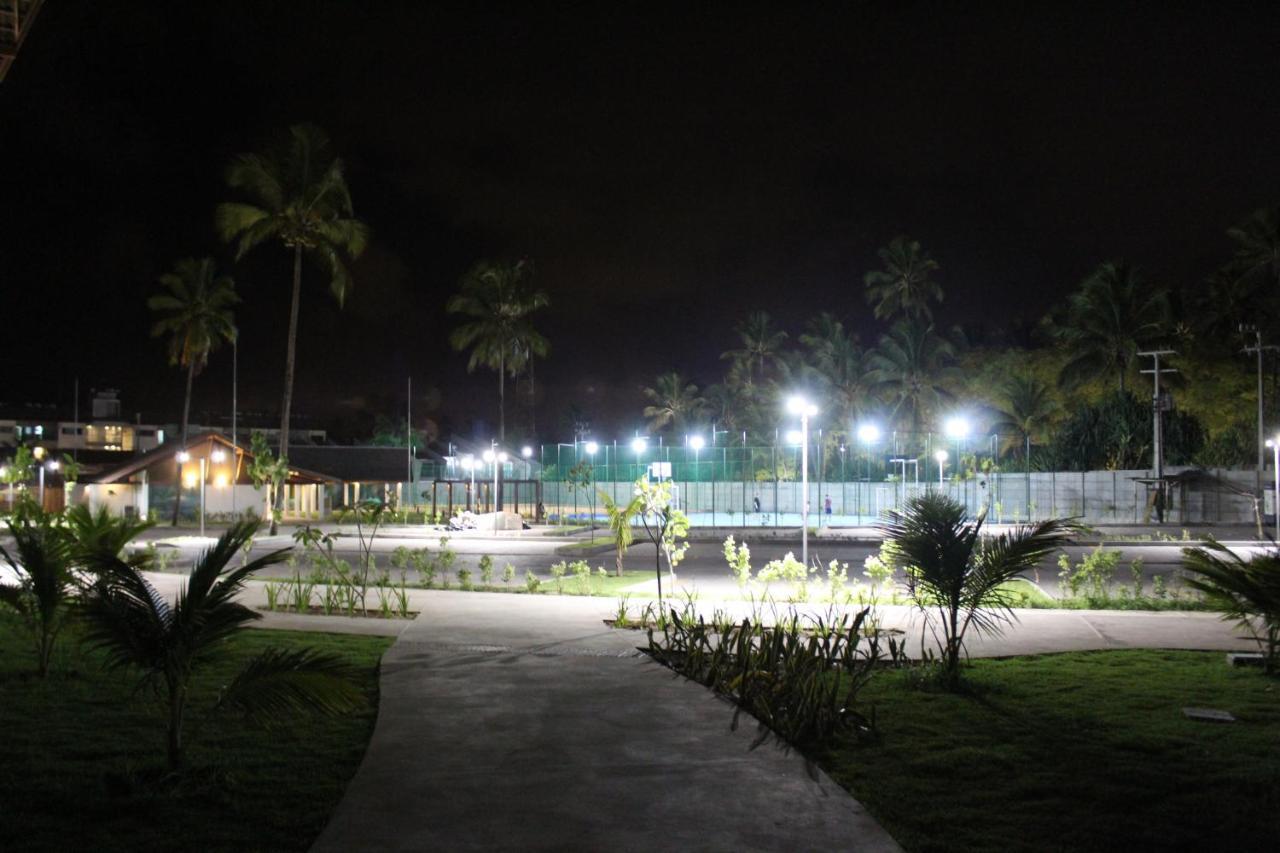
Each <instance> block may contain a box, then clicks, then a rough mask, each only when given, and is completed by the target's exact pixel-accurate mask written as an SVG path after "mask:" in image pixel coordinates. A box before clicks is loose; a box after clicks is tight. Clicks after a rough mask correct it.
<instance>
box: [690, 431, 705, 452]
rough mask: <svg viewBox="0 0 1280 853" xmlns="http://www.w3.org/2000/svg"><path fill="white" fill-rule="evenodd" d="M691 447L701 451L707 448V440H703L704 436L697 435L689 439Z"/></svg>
mask: <svg viewBox="0 0 1280 853" xmlns="http://www.w3.org/2000/svg"><path fill="white" fill-rule="evenodd" d="M689 446H690V447H692V448H693V449H694V450H701V449H702V448H704V447H706V446H707V442H706V440H704V439H703V437H702V436H700V435H695V436H694V437H693V438H691V439H689Z"/></svg>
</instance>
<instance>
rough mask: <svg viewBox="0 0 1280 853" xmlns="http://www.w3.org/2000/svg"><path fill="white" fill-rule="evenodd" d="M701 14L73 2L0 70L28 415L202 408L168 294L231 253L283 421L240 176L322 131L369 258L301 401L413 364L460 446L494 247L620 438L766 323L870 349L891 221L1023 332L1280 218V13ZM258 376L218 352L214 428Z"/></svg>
mask: <svg viewBox="0 0 1280 853" xmlns="http://www.w3.org/2000/svg"><path fill="white" fill-rule="evenodd" d="M696 5H697V6H699V7H700V8H694V9H689V8H682V7H681V6H675V5H672V6H667V5H664V4H656V3H626V4H607V3H575V4H561V5H558V6H553V5H552V4H544V3H538V4H528V3H517V4H511V5H496V4H480V3H463V4H456V5H446V4H434V3H432V4H428V3H418V2H414V3H403V4H396V3H387V2H379V3H355V2H352V3H333V2H311V1H310V0H309V2H307V3H298V2H265V0H256V2H248V3H237V2H218V3H212V2H196V0H190V2H182V3H159V2H157V3H145V4H144V3H127V2H122V3H110V4H103V3H97V2H88V0H81V1H80V2H77V0H62V2H58V0H54V2H51V3H48V4H46V7H45V9H44V10H43V11H42V12H41V15H40V18H39V20H38V21H37V24H36V28H35V29H34V30H33V31H32V34H31V36H30V38H29V39H28V41H27V44H26V46H25V48H24V50H23V53H22V55H21V56H20V57H19V59H18V61H17V63H16V64H15V66H14V68H13V69H12V71H11V72H10V74H9V77H8V79H7V80H6V81H5V82H4V83H2V84H0V174H2V175H3V183H2V184H0V282H2V283H3V289H4V294H5V299H4V314H5V323H4V329H5V332H4V337H5V340H6V345H5V351H6V353H7V358H6V359H5V361H6V363H7V366H8V368H9V369H8V370H6V371H5V377H6V378H5V380H4V383H3V384H4V386H5V387H4V389H3V391H2V392H0V400H5V401H12V400H49V401H62V402H65V401H66V400H67V399H69V397H70V394H71V392H70V389H71V383H72V380H73V378H74V377H76V376H77V375H78V376H79V378H80V381H81V386H82V388H88V387H102V386H117V387H120V388H122V389H123V391H124V397H125V407H126V409H129V410H134V409H143V410H144V411H146V412H147V413H148V414H149V415H150V414H151V413H154V415H155V416H165V417H168V418H173V417H175V416H176V413H177V409H178V406H179V404H180V395H181V376H180V375H179V373H178V371H176V370H171V369H168V368H167V367H165V365H164V363H163V353H162V349H161V344H160V343H159V342H158V341H154V340H151V339H150V338H148V337H147V329H148V327H149V323H150V318H149V317H148V316H147V312H146V310H145V308H144V306H143V301H144V299H145V297H146V296H147V295H148V294H149V293H151V292H152V291H153V290H154V289H155V284H154V281H155V278H156V276H157V275H158V274H160V273H161V272H163V271H164V270H165V269H167V268H168V267H169V266H170V265H171V264H172V262H173V261H174V260H175V259H177V258H179V257H181V256H184V255H190V254H195V255H203V254H214V255H215V256H217V257H219V259H220V261H221V262H222V263H223V264H224V265H226V266H227V268H228V269H229V270H230V272H231V273H232V274H233V275H234V277H235V278H236V280H237V284H238V288H239V290H240V291H241V294H242V296H243V297H244V300H245V302H244V305H243V306H242V309H241V320H240V324H241V327H242V335H243V337H242V341H243V344H242V347H241V368H242V371H241V379H242V396H243V397H245V398H246V400H245V406H246V407H248V408H253V407H260V408H264V409H269V408H272V407H273V406H274V405H275V403H276V400H277V399H278V394H279V386H280V380H281V373H282V368H283V358H284V326H285V323H286V320H287V296H288V266H287V263H286V259H285V256H284V254H283V251H282V250H276V249H273V248H271V247H264V248H260V249H258V250H255V252H254V253H253V255H252V256H251V257H250V258H248V259H246V260H245V261H243V262H241V263H238V264H235V265H234V266H232V260H231V257H230V255H229V253H228V252H227V251H226V250H225V249H224V248H223V247H221V246H219V245H218V244H217V242H216V241H215V238H214V235H213V233H212V209H213V206H214V205H215V204H216V203H217V202H218V201H221V200H225V199H228V198H230V197H231V195H230V193H228V192H227V191H225V190H224V189H223V186H222V172H223V169H224V167H225V166H226V164H227V163H228V161H229V160H230V158H231V156H232V155H233V154H235V153H237V152H240V151H246V150H252V149H254V148H257V147H260V145H261V144H262V143H263V142H264V141H265V140H267V139H268V138H269V137H270V135H271V134H272V133H273V132H276V131H279V130H280V129H282V128H283V127H285V126H287V125H288V124H290V123H292V122H296V121H301V120H307V121H314V122H316V123H317V124H320V125H321V126H323V127H325V128H327V129H328V130H329V132H330V133H331V134H332V135H333V137H334V138H335V141H336V143H337V145H338V148H339V150H340V151H341V152H342V153H343V155H344V157H345V158H346V160H347V163H348V172H349V182H350V184H351V187H352V192H353V197H354V201H355V205H356V211H357V214H358V215H359V216H360V217H361V218H363V219H364V220H365V221H366V222H368V223H369V224H370V226H371V227H372V229H373V232H374V239H373V242H372V245H371V247H370V249H369V251H368V252H367V254H366V255H365V257H364V258H363V259H362V260H361V261H360V262H358V263H357V265H356V267H355V276H356V290H355V292H354V293H353V294H352V298H351V299H350V301H349V302H348V304H347V307H346V308H345V309H344V310H342V311H339V310H338V308H337V306H336V305H335V304H334V303H333V301H332V299H330V297H329V296H328V294H327V291H326V290H325V288H324V286H323V284H324V283H323V282H322V280H321V278H320V276H319V274H318V273H316V272H309V273H308V275H307V276H306V279H305V280H304V287H305V295H304V299H303V306H302V333H301V341H300V347H299V377H298V393H299V403H298V406H299V410H300V411H301V412H303V413H310V414H313V415H326V416H327V415H330V414H333V415H335V416H339V417H346V416H347V415H351V414H354V413H356V412H359V411H365V412H368V411H372V410H378V409H386V410H387V412H388V414H392V413H395V412H396V411H399V410H400V407H402V406H403V392H402V390H401V389H402V388H403V385H404V378H405V376H406V375H408V374H410V373H411V374H412V375H413V378H414V382H415V387H420V388H426V387H427V386H429V385H433V386H435V387H437V388H439V389H440V391H441V392H442V393H441V403H440V405H441V408H442V410H443V413H444V414H447V415H448V416H449V417H450V422H451V424H452V425H453V426H454V427H455V428H456V429H458V430H459V431H460V432H466V431H469V430H470V429H472V427H473V419H474V418H475V417H491V413H492V403H493V399H494V397H495V396H496V395H495V393H494V390H493V386H494V385H495V381H494V378H493V375H492V374H491V373H479V374H476V375H475V376H472V377H467V376H466V375H465V373H464V370H463V366H464V360H463V358H462V357H461V356H457V355H453V354H451V353H450V352H449V351H448V347H447V346H446V343H445V336H446V335H447V332H448V329H449V328H450V327H451V320H450V318H448V317H446V316H445V315H444V314H443V311H442V306H443V302H444V299H445V298H446V296H447V295H448V294H449V293H450V292H452V291H453V289H454V287H455V284H456V281H457V279H458V277H459V275H460V274H461V273H462V272H463V271H464V270H465V269H466V267H467V266H469V265H470V264H471V262H473V261H475V260H477V259H479V258H482V257H510V258H516V257H530V258H532V259H534V261H535V262H536V264H537V269H538V282H539V284H540V286H541V287H543V288H544V289H545V290H546V291H547V292H548V293H549V294H550V296H551V299H552V302H553V308H552V309H551V310H550V311H549V312H548V313H547V315H546V317H545V319H544V326H545V330H546V332H547V334H548V335H549V337H550V338H551V340H552V345H553V348H554V352H553V356H552V358H551V359H550V360H549V361H548V362H547V363H545V364H544V365H542V366H540V368H539V370H540V373H539V377H540V379H543V380H545V381H546V383H547V386H548V389H549V394H548V399H547V401H546V405H545V406H544V410H545V411H544V412H543V413H542V415H541V417H542V419H543V422H544V424H547V425H551V424H553V423H554V418H553V417H552V409H553V408H561V407H562V404H567V403H569V402H576V403H578V404H579V405H581V406H583V407H584V408H586V409H588V410H594V412H595V414H596V417H597V423H598V425H599V426H601V427H602V428H606V429H607V427H609V426H611V425H612V424H611V421H613V420H614V418H613V417H611V414H612V410H613V409H616V408H619V407H620V406H621V405H622V404H623V403H627V404H631V403H632V401H635V400H636V399H637V397H638V395H637V394H636V391H635V389H636V387H637V386H638V384H639V383H640V382H641V381H645V380H647V379H648V378H650V377H652V376H653V375H654V374H656V373H658V372H660V371H663V370H667V369H671V368H673V367H674V368H680V369H681V370H682V371H684V372H686V373H690V374H692V375H693V376H694V377H696V378H697V379H698V381H699V382H700V384H706V383H709V382H710V381H713V380H714V379H715V378H716V377H717V376H718V375H719V372H720V371H721V369H722V363H721V362H719V361H718V359H717V355H718V354H719V353H720V352H721V351H722V350H724V349H727V348H729V347H731V346H732V345H733V341H732V336H731V332H730V328H731V326H732V324H733V323H734V322H735V321H736V320H737V319H738V318H740V317H741V316H742V315H743V314H745V313H746V312H747V311H749V310H752V309H757V308H762V309H765V310H768V311H770V312H771V313H773V314H774V315H775V316H776V317H778V318H779V319H780V320H781V321H782V322H783V323H784V324H785V325H787V326H789V327H791V328H792V329H793V330H794V329H795V328H796V327H798V325H799V324H800V323H801V322H802V321H803V319H805V318H806V317H808V316H810V315H812V314H813V313H815V312H817V311H819V310H824V309H826V310H832V311H835V312H836V313H837V314H839V315H842V316H844V317H845V318H846V319H847V320H848V321H849V322H850V324H851V325H852V326H853V327H854V328H856V329H859V330H861V331H862V333H863V336H864V338H867V339H873V338H874V335H875V333H876V329H875V325H874V324H873V323H871V322H870V320H869V317H868V314H869V311H868V309H867V308H866V307H865V303H864V300H863V296H862V287H861V277H862V274H863V273H864V272H866V271H867V270H868V269H870V268H872V267H873V266H874V265H875V264H876V256H875V250H876V248H877V247H879V246H881V245H883V244H884V243H886V242H888V240H889V239H891V238H892V237H893V236H894V235H896V234H898V233H906V234H909V235H911V236H913V237H915V238H917V239H919V240H921V241H922V242H923V243H924V245H925V246H926V248H927V249H929V251H930V252H931V253H932V254H933V255H934V257H935V258H936V259H937V260H938V261H939V262H940V264H941V265H942V272H941V274H940V276H939V278H940V280H941V282H942V283H943V285H944V287H945V288H946V292H947V302H946V309H945V311H944V312H943V319H944V320H946V321H948V322H950V321H957V322H958V321H979V320H982V321H985V322H987V323H988V324H990V325H994V326H998V325H1000V324H1001V323H1003V322H1006V321H1008V320H1009V319H1011V318H1013V317H1015V316H1018V315H1023V316H1037V315H1039V314H1040V313H1042V312H1043V311H1044V310H1045V309H1046V308H1047V307H1049V305H1051V304H1052V303H1053V302H1054V301H1055V300H1057V299H1059V298H1061V296H1062V295H1063V294H1064V293H1065V292H1066V291H1067V290H1068V289H1069V288H1070V287H1071V286H1072V285H1073V284H1074V283H1075V282H1077V281H1078V280H1079V279H1080V278H1081V277H1082V276H1083V275H1084V274H1085V273H1087V272H1088V271H1089V269H1091V268H1092V267H1093V266H1095V265H1096V264H1097V263H1099V262H1100V261H1103V260H1106V259H1109V258H1113V257H1119V256H1124V257H1127V258H1130V259H1132V260H1133V261H1134V262H1136V263H1138V264H1140V265H1142V266H1143V267H1144V268H1146V270H1147V271H1148V274H1149V275H1150V277H1151V278H1153V279H1155V280H1156V281H1158V282H1160V283H1162V284H1167V285H1169V286H1174V287H1177V286H1182V285H1184V284H1189V283H1194V282H1196V281H1199V280H1200V279H1201V278H1202V277H1203V276H1204V275H1205V274H1206V273H1207V272H1208V271H1209V270H1210V269H1212V268H1213V267H1214V266H1216V265H1217V264H1218V263H1220V262H1221V261H1222V260H1223V259H1224V257H1225V254H1226V252H1227V251H1228V246H1227V242H1226V239H1225V237H1224V235H1223V230H1224V229H1225V228H1226V227H1227V226H1229V225H1231V224H1233V223H1234V222H1235V221H1237V220H1239V219H1240V218H1242V217H1243V216H1244V215H1245V214H1247V213H1248V212H1249V211H1251V210H1253V209H1254V208H1256V207H1259V206H1261V205H1263V204H1265V203H1275V202H1276V201H1277V199H1280V108H1278V107H1280V104H1278V103H1277V99H1276V91H1277V89H1276V85H1277V81H1280V52H1278V51H1277V47H1276V46H1277V44H1280V14H1278V13H1277V9H1278V8H1280V7H1277V5H1276V4H1270V3H1267V4H1257V5H1248V4H1235V3H1206V4H1203V5H1199V6H1183V5H1182V4H1176V5H1177V6H1178V8H1171V7H1173V6H1175V4H1172V3H1153V4H1149V5H1148V4H1138V5H1128V4H1119V3H1106V4H1100V5H1096V6H1089V5H1084V4H1075V3H1072V4H1057V5H1055V6H1053V7H1048V6H1047V5H1043V4H1026V3H1017V4H1010V5H1004V4H995V3H984V4H956V3H904V2H893V3H888V2H886V3H862V4H858V3H854V4H838V5H835V4H833V8H836V9H838V10H839V11H838V13H837V12H824V11H822V10H821V9H820V8H818V7H817V6H810V5H808V4H796V5H797V7H798V8H796V9H789V8H788V9H784V8H781V7H780V6H778V5H772V6H764V5H760V6H743V7H740V8H738V9H734V8H732V6H731V4H696ZM229 386H230V358H229V355H228V354H220V355H217V356H215V359H214V361H213V363H212V364H211V366H210V368H209V370H208V371H207V373H206V374H205V376H203V377H202V378H201V379H200V380H199V381H198V384H197V402H196V407H197V408H204V407H209V408H213V407H219V408H223V409H225V408H228V407H229ZM416 405H418V406H419V407H422V406H424V405H425V401H423V400H417V401H416ZM638 409H639V404H638V403H635V404H634V405H632V406H631V407H630V408H629V409H628V410H627V411H626V412H625V415H626V417H625V418H624V417H622V415H623V413H622V412H619V413H618V417H617V420H616V424H617V426H618V427H619V428H627V427H630V426H631V425H632V423H634V418H633V417H632V416H633V415H634V416H638ZM628 431H629V429H628ZM543 432H544V438H551V439H554V436H552V435H547V433H548V432H550V430H545V429H544V430H543Z"/></svg>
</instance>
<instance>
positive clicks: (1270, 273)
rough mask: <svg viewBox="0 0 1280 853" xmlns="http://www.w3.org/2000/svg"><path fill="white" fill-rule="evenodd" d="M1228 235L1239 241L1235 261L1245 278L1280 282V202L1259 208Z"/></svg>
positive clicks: (1262, 281) (1270, 283)
mask: <svg viewBox="0 0 1280 853" xmlns="http://www.w3.org/2000/svg"><path fill="white" fill-rule="evenodd" d="M1227 235H1228V236H1229V237H1231V239H1232V240H1234V241H1235V242H1236V253H1235V261H1236V263H1237V264H1238V265H1239V266H1240V274H1241V277H1242V278H1245V279H1247V280H1250V281H1254V282H1257V283H1258V284H1260V285H1262V286H1264V287H1266V286H1274V285H1280V206H1277V207H1264V208H1260V209H1259V210H1255V211H1254V212H1253V213H1252V214H1251V215H1250V216H1249V218H1248V219H1246V220H1244V221H1243V222H1241V223H1240V224H1239V225H1237V226H1235V227H1234V228H1228V229H1227Z"/></svg>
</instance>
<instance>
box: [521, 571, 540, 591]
mask: <svg viewBox="0 0 1280 853" xmlns="http://www.w3.org/2000/svg"><path fill="white" fill-rule="evenodd" d="M541 586H542V581H540V580H539V579H538V576H537V575H535V574H534V573H533V572H530V571H526V572H525V573H524V588H525V590H526V591H528V592H537V591H538V589H539V588H540V587H541Z"/></svg>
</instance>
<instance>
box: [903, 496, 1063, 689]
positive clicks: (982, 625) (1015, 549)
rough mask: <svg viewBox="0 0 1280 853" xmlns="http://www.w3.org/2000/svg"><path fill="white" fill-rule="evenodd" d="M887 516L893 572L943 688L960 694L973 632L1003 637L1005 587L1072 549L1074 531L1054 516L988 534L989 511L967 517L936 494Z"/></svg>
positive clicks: (1008, 611)
mask: <svg viewBox="0 0 1280 853" xmlns="http://www.w3.org/2000/svg"><path fill="white" fill-rule="evenodd" d="M887 516H888V518H887V520H886V521H885V522H884V523H883V524H881V525H880V530H881V532H882V533H884V536H885V541H886V542H887V543H892V545H893V548H891V549H889V553H890V554H891V555H892V557H891V559H892V561H893V564H894V568H895V569H898V570H900V571H902V572H903V573H904V576H905V578H906V583H907V594H908V596H909V598H910V600H911V602H912V604H913V605H914V606H915V607H916V608H918V609H919V610H920V611H921V612H922V613H923V614H924V615H925V618H926V620H927V621H928V626H929V628H930V629H931V630H932V631H933V636H934V638H935V641H936V643H937V648H938V663H939V666H940V668H941V675H942V680H943V683H944V684H945V685H946V686H947V687H950V688H953V689H954V688H955V687H957V686H958V685H959V683H960V661H961V657H962V656H963V654H964V639H965V635H966V634H967V632H968V631H969V629H970V628H972V629H973V630H975V631H977V632H978V633H979V634H998V633H999V632H1000V631H1001V630H1002V629H1003V626H1004V624H1005V623H1007V622H1008V621H1010V620H1011V619H1013V618H1014V614H1013V609H1012V606H1013V597H1012V595H1011V594H1010V593H1008V592H1007V591H1005V588H1004V584H1006V583H1007V582H1008V581H1011V580H1013V579H1014V578H1015V577H1017V576H1018V575H1019V574H1021V573H1022V572H1023V571H1025V570H1026V569H1029V568H1031V567H1033V566H1035V565H1037V564H1038V563H1039V562H1040V561H1041V560H1042V559H1044V558H1045V557H1047V556H1048V555H1049V554H1051V553H1053V551H1055V550H1057V549H1058V548H1061V547H1062V546H1063V545H1065V544H1066V543H1067V541H1068V539H1069V537H1070V535H1071V533H1072V531H1073V530H1074V526H1073V525H1072V524H1071V523H1070V522H1068V521H1066V520H1065V519H1048V520H1046V521H1039V522H1036V523H1034V524H1027V525H1023V526H1019V527H1016V528H1014V529H1013V530H1012V531H1010V532H1008V533H1002V534H1000V535H999V536H984V535H982V525H983V522H984V521H985V514H984V515H980V516H979V517H978V518H976V519H969V518H966V517H965V510H964V506H963V505H961V504H960V503H959V502H958V501H956V500H954V499H953V498H951V497H949V496H947V495H945V494H943V493H941V492H935V491H929V492H926V493H925V494H923V495H920V496H918V497H914V498H911V499H910V500H908V501H907V503H906V506H905V508H904V509H903V510H902V511H901V512H895V511H892V510H891V511H889V512H888V513H887Z"/></svg>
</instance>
